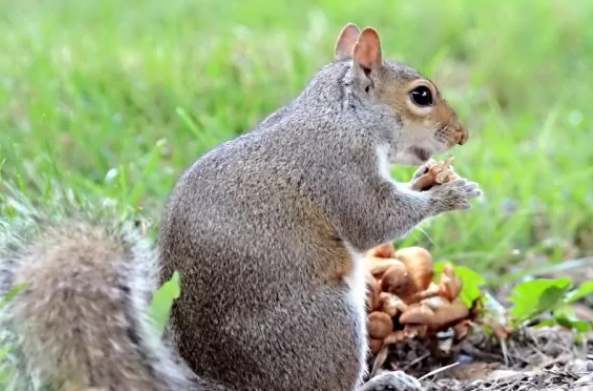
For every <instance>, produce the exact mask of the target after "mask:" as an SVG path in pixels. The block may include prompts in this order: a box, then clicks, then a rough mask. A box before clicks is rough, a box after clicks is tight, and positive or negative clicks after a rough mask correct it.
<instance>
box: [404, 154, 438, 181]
mask: <svg viewBox="0 0 593 391" xmlns="http://www.w3.org/2000/svg"><path fill="white" fill-rule="evenodd" d="M434 162H435V160H434V159H430V160H429V161H428V162H426V163H424V164H423V165H421V166H420V167H418V169H417V170H416V171H415V172H414V174H412V179H410V183H414V182H415V181H416V180H417V179H418V178H420V177H421V176H422V175H425V174H426V173H427V172H428V167H430V165H431V164H434Z"/></svg>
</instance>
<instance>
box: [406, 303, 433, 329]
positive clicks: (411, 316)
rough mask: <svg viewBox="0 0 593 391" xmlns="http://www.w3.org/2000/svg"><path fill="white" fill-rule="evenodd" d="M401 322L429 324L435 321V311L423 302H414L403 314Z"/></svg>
mask: <svg viewBox="0 0 593 391" xmlns="http://www.w3.org/2000/svg"><path fill="white" fill-rule="evenodd" d="M399 322H400V323H401V324H404V325H429V324H432V323H433V322H434V311H433V310H431V309H430V307H429V306H427V305H426V304H423V303H418V304H412V305H410V306H409V307H408V309H407V311H405V312H404V313H403V314H401V316H400V317H399Z"/></svg>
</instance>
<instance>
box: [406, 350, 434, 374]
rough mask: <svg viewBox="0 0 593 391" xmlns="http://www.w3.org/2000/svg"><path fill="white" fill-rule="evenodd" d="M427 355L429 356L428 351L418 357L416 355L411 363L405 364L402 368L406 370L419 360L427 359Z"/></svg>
mask: <svg viewBox="0 0 593 391" xmlns="http://www.w3.org/2000/svg"><path fill="white" fill-rule="evenodd" d="M428 357H430V353H426V354H424V355H422V356H420V357H418V358H417V359H415V360H413V361H412V362H411V363H409V364H408V365H406V366H405V367H404V369H403V371H406V370H408V368H411V367H413V366H414V365H416V364H418V363H419V362H421V361H423V360H425V359H427V358H428Z"/></svg>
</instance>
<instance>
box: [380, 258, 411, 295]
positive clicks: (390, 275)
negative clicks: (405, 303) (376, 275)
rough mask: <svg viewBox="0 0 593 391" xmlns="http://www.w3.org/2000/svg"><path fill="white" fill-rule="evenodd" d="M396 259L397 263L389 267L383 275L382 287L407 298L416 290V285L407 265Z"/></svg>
mask: <svg viewBox="0 0 593 391" xmlns="http://www.w3.org/2000/svg"><path fill="white" fill-rule="evenodd" d="M394 261H397V263H394V264H393V265H392V266H391V267H390V268H389V269H387V270H386V271H385V273H383V276H382V277H381V289H382V290H383V291H385V292H390V293H393V294H394V295H397V296H399V297H401V298H405V297H407V296H409V295H411V294H413V293H414V292H415V286H414V284H413V283H412V282H411V281H410V275H409V273H408V271H407V269H406V266H405V265H404V264H403V263H402V262H400V261H398V260H397V259H395V260H394Z"/></svg>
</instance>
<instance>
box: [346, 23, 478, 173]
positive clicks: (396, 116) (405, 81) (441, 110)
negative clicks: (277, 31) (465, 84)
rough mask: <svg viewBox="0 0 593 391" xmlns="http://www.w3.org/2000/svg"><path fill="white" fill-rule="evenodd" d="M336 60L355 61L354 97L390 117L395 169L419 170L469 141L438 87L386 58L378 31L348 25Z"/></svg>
mask: <svg viewBox="0 0 593 391" xmlns="http://www.w3.org/2000/svg"><path fill="white" fill-rule="evenodd" d="M335 58H336V60H338V61H349V62H350V64H351V70H350V72H349V73H348V74H347V76H346V77H347V78H349V80H348V84H350V88H351V89H352V92H353V93H354V94H355V95H356V97H357V99H360V100H362V101H363V102H364V103H365V105H366V107H369V108H371V109H372V110H376V111H377V112H378V113H381V116H379V117H378V118H384V120H385V122H386V123H385V125H386V126H387V127H388V128H389V130H388V131H389V133H390V134H389V135H386V136H387V139H388V140H390V144H391V145H392V147H391V151H390V156H389V159H390V161H391V163H392V164H402V165H419V164H422V163H424V162H426V161H427V160H429V159H430V158H431V157H432V156H433V155H435V154H439V153H443V152H446V151H448V150H450V149H452V148H453V147H455V146H456V145H463V144H465V143H466V142H467V140H468V137H469V135H468V131H467V129H466V128H465V126H464V125H463V124H462V123H461V122H460V121H459V119H458V117H457V114H456V113H455V111H454V110H453V108H452V107H451V106H450V105H449V103H447V101H446V100H445V99H444V97H443V96H442V95H441V93H440V91H439V89H438V88H437V86H436V85H435V84H434V83H432V82H431V81H430V80H429V79H428V78H426V77H424V76H422V75H421V74H420V73H419V72H418V71H416V70H415V69H413V68H410V67H408V66H406V65H404V64H400V63H397V62H394V61H387V60H384V59H383V56H382V51H381V43H380V40H379V35H378V33H377V31H376V30H375V29H373V28H371V27H366V28H364V29H362V30H360V29H359V28H358V27H357V26H356V25H354V24H351V23H349V24H347V25H346V26H345V27H344V28H343V29H342V31H341V32H340V35H339V36H338V39H337V41H336V46H335ZM390 123H392V124H393V126H391V125H390Z"/></svg>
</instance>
